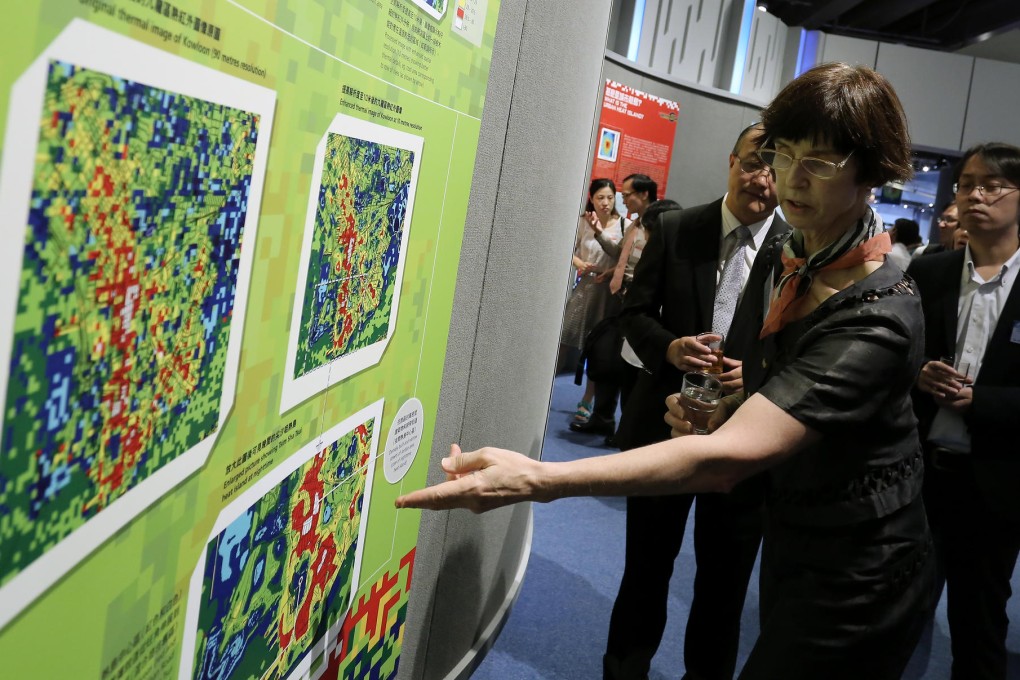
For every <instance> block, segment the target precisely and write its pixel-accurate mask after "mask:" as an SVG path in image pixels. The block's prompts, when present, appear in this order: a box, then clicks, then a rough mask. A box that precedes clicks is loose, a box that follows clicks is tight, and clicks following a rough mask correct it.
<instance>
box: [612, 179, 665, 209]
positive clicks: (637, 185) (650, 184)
mask: <svg viewBox="0 0 1020 680" xmlns="http://www.w3.org/2000/svg"><path fill="white" fill-rule="evenodd" d="M623 181H624V182H627V181H629V182H630V185H631V187H633V188H634V191H636V192H638V193H643V192H645V191H647V192H648V202H649V203H651V202H653V201H655V199H657V198H658V197H659V185H658V184H656V183H655V180H654V179H652V178H651V177H649V176H648V175H642V174H640V173H635V174H633V175H627V176H626V177H624V178H623ZM621 184H622V182H621Z"/></svg>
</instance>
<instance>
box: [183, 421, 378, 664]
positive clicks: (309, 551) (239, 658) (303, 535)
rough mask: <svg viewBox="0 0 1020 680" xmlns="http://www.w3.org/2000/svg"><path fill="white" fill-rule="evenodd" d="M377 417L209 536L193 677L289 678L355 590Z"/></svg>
mask: <svg viewBox="0 0 1020 680" xmlns="http://www.w3.org/2000/svg"><path fill="white" fill-rule="evenodd" d="M373 427H374V420H369V421H367V422H365V423H363V424H361V425H359V426H357V427H356V428H355V429H354V430H353V431H351V432H349V433H348V434H346V435H344V436H342V437H340V438H339V439H338V440H336V441H334V442H333V443H332V444H330V445H328V446H326V447H324V448H323V449H322V450H319V451H318V452H317V453H315V455H314V456H312V457H311V458H310V459H309V460H308V461H307V462H305V463H304V464H302V465H301V466H300V467H299V468H297V469H296V470H294V471H293V472H292V473H290V474H289V475H287V476H286V477H285V478H284V479H283V481H282V482H281V483H280V484H278V485H276V486H275V487H273V488H272V489H271V490H270V491H269V492H268V493H267V494H265V495H263V496H262V497H261V498H260V499H259V500H257V501H256V502H255V503H254V504H253V505H251V506H250V507H249V508H248V509H247V510H246V511H245V512H243V513H241V515H240V516H239V517H237V519H235V520H233V521H232V522H231V523H230V524H229V525H228V526H227V527H226V529H224V530H223V531H222V532H221V533H220V534H219V535H217V536H215V537H214V538H213V540H212V541H211V542H210V543H209V546H208V548H207V551H206V558H205V563H204V571H203V572H202V592H201V603H200V604H199V605H198V607H199V610H198V634H197V640H196V650H197V652H196V655H195V665H194V675H193V677H194V678H202V679H209V680H211V679H213V678H215V679H216V680H226V679H228V678H245V679H247V678H285V677H288V675H290V673H291V671H292V670H293V669H294V668H295V665H296V664H297V663H298V662H299V661H300V660H301V659H302V657H304V655H305V654H306V653H307V652H308V651H309V650H310V648H311V647H312V645H313V644H314V643H316V642H317V641H319V640H322V639H323V638H324V637H325V635H326V631H327V630H328V629H329V628H330V626H337V625H339V623H340V622H341V621H342V620H343V618H344V615H345V614H346V612H347V609H348V606H349V604H350V601H351V597H352V596H353V590H352V588H353V587H354V583H353V580H354V578H355V576H356V574H355V565H356V562H357V560H356V555H357V551H358V549H359V545H360V544H361V543H362V537H361V535H360V531H361V526H362V515H363V513H366V512H367V510H368V509H367V507H366V504H367V501H366V496H365V494H366V481H367V473H368V469H369V465H368V462H369V460H370V458H371V442H372V430H373Z"/></svg>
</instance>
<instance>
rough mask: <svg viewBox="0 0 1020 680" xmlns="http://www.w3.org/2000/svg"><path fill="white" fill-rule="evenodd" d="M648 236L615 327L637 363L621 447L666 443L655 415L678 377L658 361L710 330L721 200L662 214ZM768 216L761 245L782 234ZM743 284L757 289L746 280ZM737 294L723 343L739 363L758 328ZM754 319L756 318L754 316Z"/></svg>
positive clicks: (619, 435) (784, 226)
mask: <svg viewBox="0 0 1020 680" xmlns="http://www.w3.org/2000/svg"><path fill="white" fill-rule="evenodd" d="M660 225H661V226H660V228H659V229H656V230H654V231H653V232H652V234H651V236H650V237H649V239H648V243H647V244H645V249H644V252H643V254H642V255H641V260H639V261H638V264H637V267H636V268H635V270H634V281H633V282H632V283H631V286H630V288H629V289H628V290H627V297H626V300H625V302H624V308H623V311H622V312H621V314H620V325H621V328H622V330H623V334H624V336H625V337H626V338H627V341H628V342H629V343H630V345H631V347H632V348H633V349H634V352H635V353H636V354H637V355H638V357H639V358H640V359H641V361H642V363H643V364H644V365H645V368H646V371H647V372H642V374H641V375H640V376H639V378H638V382H637V384H636V386H635V388H634V391H633V392H632V393H631V396H630V399H629V400H628V402H627V407H626V409H625V410H624V413H623V416H622V418H621V420H620V428H619V431H618V432H617V436H616V438H617V442H618V443H619V444H620V447H621V448H623V449H631V448H635V447H638V446H644V445H646V444H651V443H653V442H658V441H662V440H664V439H668V438H669V427H668V426H666V424H665V422H663V420H662V418H663V416H664V415H665V413H666V403H665V402H666V397H668V396H669V395H670V394H673V393H675V392H679V391H680V387H681V385H682V383H683V372H681V371H679V370H678V369H676V368H675V367H674V366H673V365H672V364H670V363H669V362H668V361H666V349H667V348H668V347H669V344H670V343H671V342H673V340H675V339H677V338H679V337H683V336H687V335H697V334H698V333H702V332H705V331H708V330H709V329H710V328H711V325H712V312H713V307H714V303H715V289H716V273H717V271H718V265H719V240H720V233H721V232H722V199H721V198H720V199H719V200H716V201H713V202H712V203H707V204H705V205H699V206H696V207H693V208H689V209H687V210H673V211H670V212H667V213H664V214H663V215H662V219H661V221H660ZM789 228H790V227H789V225H787V224H786V223H785V222H783V221H782V220H781V219H779V218H778V217H776V218H775V219H774V220H773V221H772V226H771V228H770V229H769V232H768V235H767V237H766V241H767V240H768V239H770V238H772V237H773V236H775V235H777V234H780V233H783V232H784V231H788V230H789ZM746 285H764V282H760V283H757V282H752V281H751V280H750V279H749V280H748V283H747V284H746ZM753 297H755V296H753V295H752V296H747V295H745V296H742V297H741V302H740V304H739V305H738V307H737V310H736V312H735V313H734V315H733V323H732V325H731V326H730V332H729V333H728V335H727V338H726V356H728V357H730V358H733V359H740V358H742V357H743V356H744V353H745V348H746V347H747V346H748V343H750V342H752V341H756V340H757V338H758V332H759V330H760V328H759V327H757V326H756V325H755V324H754V323H753V321H750V319H753V318H755V315H753V314H749V313H748V311H747V310H746V309H745V301H746V300H748V299H749V298H753ZM759 316H760V315H759Z"/></svg>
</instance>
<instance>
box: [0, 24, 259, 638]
mask: <svg viewBox="0 0 1020 680" xmlns="http://www.w3.org/2000/svg"><path fill="white" fill-rule="evenodd" d="M51 60H60V61H66V62H70V63H73V64H75V65H76V66H82V67H84V68H88V69H91V70H95V71H101V72H103V73H109V74H112V75H116V76H117V77H119V78H124V79H126V80H132V81H136V82H139V83H143V84H145V85H149V86H151V87H158V88H161V89H166V90H173V91H175V92H178V93H180V94H183V95H187V96H190V97H195V98H198V99H205V100H207V101H210V102H213V103H216V104H220V105H223V106H231V107H235V108H240V109H243V110H245V111H250V112H252V113H257V114H258V115H259V116H260V122H259V139H258V143H257V145H256V147H255V157H254V159H253V168H252V179H251V191H250V194H249V197H248V211H247V215H246V217H245V222H244V233H243V234H242V236H241V246H240V248H241V254H240V271H239V272H238V276H237V287H236V293H235V296H234V309H233V317H232V320H231V324H230V339H229V341H228V343H227V356H226V365H225V367H224V376H223V392H222V395H221V397H220V414H219V420H218V423H217V430H216V433H215V434H213V435H211V436H209V437H206V438H205V439H203V440H202V441H200V442H198V443H197V444H196V445H195V446H193V447H191V448H190V449H188V450H187V451H185V452H183V453H182V454H180V455H179V456H178V457H177V458H175V459H174V460H172V461H170V462H169V463H167V464H166V465H164V466H163V467H162V468H160V469H159V470H157V471H156V472H155V473H153V474H152V475H150V476H149V477H148V478H147V479H145V480H143V481H142V482H140V483H139V484H138V485H137V486H135V487H134V488H133V489H131V490H129V491H128V492H126V493H125V494H124V495H123V496H121V497H120V498H118V499H117V500H116V501H114V502H113V503H111V504H110V505H109V506H108V507H106V508H105V509H104V510H103V511H102V512H100V513H99V514H98V515H96V516H95V517H93V518H92V519H91V520H89V521H88V522H86V523H85V524H83V525H82V526H80V527H78V528H77V529H75V530H74V531H72V532H71V533H70V534H68V535H67V536H66V537H64V538H63V539H62V540H61V541H60V542H59V543H57V544H56V545H55V546H53V547H52V548H50V549H49V550H48V551H46V552H45V553H43V554H42V555H40V556H39V557H38V558H36V560H35V561H34V562H32V563H31V564H29V565H28V566H26V567H25V569H23V570H22V571H21V572H19V573H18V574H17V575H16V576H15V577H14V578H12V579H11V580H10V581H9V582H7V583H6V584H5V585H4V586H2V587H0V629H2V628H3V627H4V626H5V625H7V623H9V622H10V621H11V620H12V619H13V618H14V617H15V616H16V615H17V614H19V613H20V612H21V611H22V610H23V609H25V607H27V606H28V605H29V604H31V603H32V602H33V601H34V600H35V599H36V598H37V597H39V596H40V595H42V594H43V593H44V592H46V591H47V590H48V589H49V588H50V587H51V586H53V585H54V584H55V583H56V582H57V581H58V580H59V579H60V578H61V577H63V576H64V575H65V574H67V572H69V571H70V570H71V569H72V568H74V566H75V565H77V563H78V562H80V561H81V560H83V559H84V558H85V557H87V556H88V555H89V554H90V553H91V552H92V551H93V550H95V549H96V548H97V547H99V546H100V545H102V543H103V542H105V541H106V540H107V539H108V538H110V537H111V536H113V534H115V533H116V532H117V531H119V530H120V529H121V528H123V527H124V526H125V525H126V524H127V523H128V522H130V521H131V520H133V519H134V518H135V517H136V516H137V515H138V514H140V513H141V512H142V511H143V510H145V509H146V508H148V507H149V506H150V505H152V504H153V503H154V502H156V501H157V500H159V499H160V498H161V497H162V496H163V495H164V494H166V493H167V492H169V491H170V490H171V489H173V488H174V487H175V486H176V485H177V484H179V483H180V482H182V481H184V480H185V479H186V478H187V477H189V476H190V475H191V474H192V473H194V472H196V471H197V470H199V469H200V468H201V467H202V466H203V465H204V464H205V462H206V460H207V458H208V457H209V453H210V451H211V450H212V447H213V444H214V443H215V440H216V437H217V435H218V433H219V432H220V431H221V430H222V428H223V423H224V422H225V421H226V419H227V415H228V413H229V412H230V409H231V408H232V407H233V404H234V392H235V387H236V381H237V369H238V363H239V360H240V356H241V336H242V331H243V329H244V318H245V307H246V303H247V300H248V286H249V283H250V278H251V269H252V264H253V262H254V252H255V236H256V227H257V224H258V215H259V205H260V203H261V199H262V187H263V182H264V177H265V170H266V159H267V156H268V153H269V152H268V147H269V137H270V132H271V130H272V129H273V111H274V107H275V105H276V93H275V92H274V91H273V90H270V89H267V88H264V87H261V86H258V85H253V84H251V83H248V82H246V81H244V80H241V79H240V78H236V77H234V76H230V75H227V74H225V73H220V72H219V71H216V70H213V69H211V68H208V67H206V66H201V65H199V64H196V63H194V62H191V61H188V60H187V59H184V58H183V57H179V56H176V55H174V54H170V53H169V52H164V51H162V50H160V49H157V48H155V47H151V46H149V45H146V44H144V43H141V42H138V41H136V40H133V39H130V38H127V37H124V36H122V35H120V34H118V33H115V32H113V31H110V30H107V29H105V28H101V27H99V26H96V25H95V24H92V23H90V22H88V21H85V20H83V19H74V20H72V21H71V22H70V24H68V26H67V28H65V29H64V30H63V31H62V32H61V33H60V35H58V36H57V37H56V39H54V41H53V42H52V43H50V45H49V46H48V47H46V48H45V49H44V50H43V51H42V53H41V54H40V56H39V57H38V58H37V59H36V60H35V61H34V62H32V65H31V66H29V67H28V69H27V70H26V71H25V72H24V73H23V74H22V75H21V76H20V77H19V78H18V80H17V81H16V82H15V83H14V86H13V87H12V88H11V92H10V100H9V101H10V102H12V103H13V104H14V105H12V106H10V109H9V115H8V119H7V125H6V128H5V130H4V143H5V146H4V149H3V158H2V161H0V162H2V165H0V215H4V216H5V218H6V219H5V220H4V222H3V224H2V225H0V236H2V237H4V242H5V243H7V244H9V245H8V246H7V247H4V248H0V290H2V291H3V293H2V294H0V323H2V328H3V330H2V332H0V361H2V362H3V363H2V365H0V399H3V400H6V398H7V397H6V395H7V380H8V377H9V376H8V370H9V369H8V367H9V366H10V361H11V351H12V346H13V337H12V334H13V320H14V315H15V312H16V308H17V300H18V295H19V294H20V285H19V280H20V275H21V265H22V254H23V252H24V243H25V238H26V233H27V229H26V225H27V224H28V212H29V203H30V199H31V195H32V180H33V177H34V172H33V171H32V170H31V169H34V168H35V154H36V149H37V148H38V145H39V119H40V116H41V115H42V109H43V97H44V93H45V90H46V74H47V69H48V67H49V62H50V61H51ZM26 168H28V169H29V171H26ZM15 245H16V246H17V247H15ZM3 415H4V414H3V413H2V412H0V433H2V425H3Z"/></svg>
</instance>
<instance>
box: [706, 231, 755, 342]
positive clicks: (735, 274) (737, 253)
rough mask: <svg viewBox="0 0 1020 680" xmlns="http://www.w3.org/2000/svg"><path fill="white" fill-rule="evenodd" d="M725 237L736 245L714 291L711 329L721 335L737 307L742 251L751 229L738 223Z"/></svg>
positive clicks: (740, 281) (742, 258) (725, 331)
mask: <svg viewBox="0 0 1020 680" xmlns="http://www.w3.org/2000/svg"><path fill="white" fill-rule="evenodd" d="M727 238H732V239H733V240H735V241H736V242H737V245H736V247H735V248H734V249H733V252H732V253H731V254H730V256H729V258H727V260H726V265H725V266H724V267H723V270H722V276H720V277H719V286H718V287H717V288H716V291H715V306H714V308H713V309H712V331H713V332H715V333H722V334H723V335H725V334H727V333H729V332H730V324H731V323H733V312H735V311H736V309H737V300H739V299H740V291H741V289H742V288H743V287H744V251H745V250H746V249H747V242H748V241H749V240H750V239H751V230H750V229H748V228H747V227H745V226H744V225H740V226H739V227H737V228H736V229H734V230H733V231H731V232H730V234H729V236H728V237H727Z"/></svg>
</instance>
